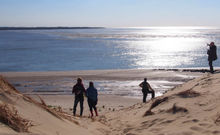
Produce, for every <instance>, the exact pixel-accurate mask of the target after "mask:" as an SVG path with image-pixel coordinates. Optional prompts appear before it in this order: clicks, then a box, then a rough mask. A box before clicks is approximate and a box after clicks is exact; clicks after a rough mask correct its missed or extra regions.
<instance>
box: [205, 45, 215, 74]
mask: <svg viewBox="0 0 220 135" xmlns="http://www.w3.org/2000/svg"><path fill="white" fill-rule="evenodd" d="M207 45H208V46H209V49H208V51H207V54H208V61H209V67H210V72H211V73H214V69H213V65H212V62H213V61H215V60H217V54H216V50H217V47H216V46H215V43H214V42H211V43H210V44H207Z"/></svg>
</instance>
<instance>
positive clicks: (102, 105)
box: [1, 69, 204, 116]
mask: <svg viewBox="0 0 220 135" xmlns="http://www.w3.org/2000/svg"><path fill="white" fill-rule="evenodd" d="M184 70H186V69H184ZM198 71H199V70H195V69H189V70H188V71H187V72H186V71H183V70H181V69H178V70H177V69H173V70H165V69H160V70H159V69H158V70H156V69H138V70H134V69H129V70H91V71H59V72H6V73H1V74H2V75H3V76H5V77H6V78H7V80H9V82H11V83H12V84H15V87H16V88H17V89H18V90H20V89H25V90H26V91H25V92H24V94H26V95H29V96H30V97H33V98H34V99H36V100H38V101H40V99H39V97H38V96H40V97H41V98H42V99H43V100H44V101H45V102H46V103H47V104H48V105H50V106H54V107H59V106H60V107H62V108H63V110H65V111H66V112H68V113H70V114H72V108H73V102H74V95H71V89H72V86H73V85H74V84H75V82H76V79H77V77H81V78H83V81H84V82H85V81H87V82H88V81H100V80H101V81H107V84H108V83H109V81H110V82H112V81H113V82H115V84H114V86H113V85H111V84H110V85H108V87H110V88H109V89H117V91H116V92H118V93H119V92H120V91H124V89H127V90H130V91H132V90H133V89H137V90H138V91H139V95H140V96H129V95H121V94H118V93H113V94H106V93H101V92H100V93H99V101H98V105H97V107H98V111H99V113H100V114H105V113H106V112H111V111H115V110H119V109H122V108H125V107H129V106H131V105H134V104H136V103H141V102H142V93H141V88H139V86H138V85H139V83H141V81H143V78H145V77H147V78H148V81H149V82H152V83H153V84H151V85H153V86H152V87H153V88H154V85H155V87H158V86H159V85H162V86H164V85H167V86H166V87H167V88H166V89H165V90H168V89H170V88H173V87H175V86H177V85H179V84H182V83H184V82H187V81H189V80H191V79H194V78H196V77H199V76H201V75H203V74H204V73H202V72H198ZM67 80H68V81H67ZM129 81H130V82H131V81H135V82H137V83H136V84H133V85H131V86H130V87H129V86H124V85H126V83H130V82H129ZM161 81H162V82H163V84H161ZM164 81H165V82H164ZM27 82H31V83H29V84H27ZM121 82H125V84H123V86H120V83H121ZM172 82H173V83H172ZM176 82H178V83H176ZM24 84H25V85H24ZM107 84H105V87H107V86H106V85H107ZM59 85H62V86H63V85H69V86H68V87H65V86H63V87H64V89H68V90H69V93H67V94H66V93H64V94H63V93H61V94H60V93H56V92H57V91H56V92H54V91H53V92H48V93H47V92H33V90H32V89H39V87H36V88H33V86H43V87H44V88H45V91H46V89H47V88H48V87H50V86H53V87H59ZM85 85H86V84H85ZM115 85H116V86H115ZM127 85H129V84H127ZM30 89H31V91H28V90H30ZM48 89H49V88H48ZM154 89H155V88H154ZM158 89H162V88H160V87H159V88H158ZM42 91H43V90H42ZM156 93H157V90H156ZM159 95H161V94H159ZM156 96H157V94H156ZM149 99H150V96H148V100H149ZM79 110H80V109H79V105H78V108H77V112H78V114H79ZM89 114H90V113H89V108H88V105H87V99H86V98H85V100H84V115H85V116H89Z"/></svg>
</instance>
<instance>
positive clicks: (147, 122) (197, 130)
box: [100, 74, 220, 135]
mask: <svg viewBox="0 0 220 135" xmlns="http://www.w3.org/2000/svg"><path fill="white" fill-rule="evenodd" d="M219 97H220V74H215V75H210V74H208V75H205V76H203V77H201V78H197V79H195V80H192V81H189V82H187V83H185V84H183V85H181V86H178V87H176V88H175V89H173V90H170V91H169V92H167V93H166V94H164V95H163V96H161V97H157V98H156V99H153V100H150V101H149V102H148V103H146V104H144V103H142V104H136V105H133V106H131V107H129V108H126V109H123V110H120V111H118V112H115V113H109V114H107V115H105V116H103V118H101V119H100V121H101V122H103V123H105V124H106V125H108V126H109V127H110V128H111V129H112V134H129V135H144V134H145V135H146V134H148V135H212V134H213V135H219V134H220V98H219Z"/></svg>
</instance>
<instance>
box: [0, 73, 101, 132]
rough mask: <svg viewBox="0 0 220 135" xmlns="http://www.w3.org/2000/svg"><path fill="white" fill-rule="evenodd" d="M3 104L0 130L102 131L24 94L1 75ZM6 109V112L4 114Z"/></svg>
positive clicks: (0, 103) (0, 90) (0, 101)
mask: <svg viewBox="0 0 220 135" xmlns="http://www.w3.org/2000/svg"><path fill="white" fill-rule="evenodd" d="M0 107H1V109H2V110H1V113H0V134H24V133H25V134H39V135H70V134H79V135H84V134H87V135H92V134H102V133H101V132H99V131H98V130H95V129H88V128H85V127H83V126H82V125H81V124H80V122H78V121H80V118H74V117H71V115H68V114H65V115H66V117H64V114H62V115H61V114H60V113H58V112H56V111H54V110H52V109H50V108H48V107H47V106H45V105H42V104H41V103H38V102H36V101H34V100H33V99H31V98H29V97H27V96H24V95H23V94H21V93H19V92H18V91H17V90H16V89H15V88H14V87H13V86H12V85H10V84H9V83H8V82H7V81H6V80H5V79H3V78H2V77H0ZM5 110H6V113H5V114H3V113H2V112H4V111H5ZM9 114H10V115H9ZM67 119H69V120H67ZM9 120H10V121H9Z"/></svg>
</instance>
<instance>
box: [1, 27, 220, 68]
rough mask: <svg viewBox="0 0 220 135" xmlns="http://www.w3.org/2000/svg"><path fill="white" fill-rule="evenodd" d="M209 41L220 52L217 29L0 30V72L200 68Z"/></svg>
mask: <svg viewBox="0 0 220 135" xmlns="http://www.w3.org/2000/svg"><path fill="white" fill-rule="evenodd" d="M211 41H214V42H215V43H216V45H217V49H218V54H219V45H220V29H218V28H204V27H203V28H202V27H147V28H106V29H72V30H8V31H0V48H1V49H0V57H1V59H0V71H52V70H57V71H67V70H95V69H138V68H194V67H200V68H201V67H208V62H207V54H206V51H207V46H206V44H207V43H210V42H211ZM214 66H218V67H220V64H219V60H217V61H216V62H214Z"/></svg>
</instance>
